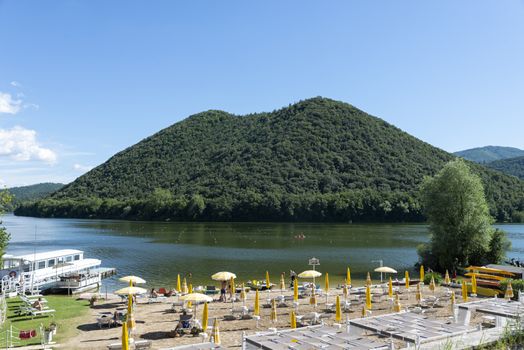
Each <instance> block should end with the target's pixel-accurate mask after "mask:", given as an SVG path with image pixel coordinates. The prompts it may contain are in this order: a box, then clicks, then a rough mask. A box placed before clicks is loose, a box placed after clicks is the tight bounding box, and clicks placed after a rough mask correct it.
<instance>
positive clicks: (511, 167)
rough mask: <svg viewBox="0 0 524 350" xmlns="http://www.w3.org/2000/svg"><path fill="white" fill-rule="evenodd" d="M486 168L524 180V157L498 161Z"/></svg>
mask: <svg viewBox="0 0 524 350" xmlns="http://www.w3.org/2000/svg"><path fill="white" fill-rule="evenodd" d="M486 166H488V167H490V168H492V169H495V170H498V171H502V172H503V173H506V174H510V175H513V176H517V177H520V178H521V179H524V157H516V158H510V159H502V160H496V161H494V162H490V163H488V164H486Z"/></svg>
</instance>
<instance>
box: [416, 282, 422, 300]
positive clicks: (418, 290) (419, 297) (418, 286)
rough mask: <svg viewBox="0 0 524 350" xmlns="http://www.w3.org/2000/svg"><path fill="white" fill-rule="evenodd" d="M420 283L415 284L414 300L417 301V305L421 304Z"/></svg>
mask: <svg viewBox="0 0 524 350" xmlns="http://www.w3.org/2000/svg"><path fill="white" fill-rule="evenodd" d="M421 284H422V283H420V282H419V283H417V294H416V298H417V301H418V303H419V304H420V303H421V302H422V288H421V287H420V285H421Z"/></svg>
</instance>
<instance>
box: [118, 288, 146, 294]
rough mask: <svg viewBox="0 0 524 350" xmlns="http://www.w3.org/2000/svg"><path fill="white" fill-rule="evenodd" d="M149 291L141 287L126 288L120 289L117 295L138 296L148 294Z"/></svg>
mask: <svg viewBox="0 0 524 350" xmlns="http://www.w3.org/2000/svg"><path fill="white" fill-rule="evenodd" d="M146 293H147V290H145V289H144V288H140V287H125V288H122V289H119V290H117V291H116V292H115V294H116V295H129V294H131V295H138V294H146Z"/></svg>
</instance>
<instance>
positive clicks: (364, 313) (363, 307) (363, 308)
mask: <svg viewBox="0 0 524 350" xmlns="http://www.w3.org/2000/svg"><path fill="white" fill-rule="evenodd" d="M362 317H366V305H364V306H362Z"/></svg>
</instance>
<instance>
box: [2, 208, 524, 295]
mask: <svg viewBox="0 0 524 350" xmlns="http://www.w3.org/2000/svg"><path fill="white" fill-rule="evenodd" d="M2 219H3V222H4V226H6V227H7V229H8V231H9V232H10V233H11V236H12V239H11V243H10V245H9V249H8V252H9V253H11V254H23V253H33V252H34V251H35V250H36V251H37V252H40V251H48V250H55V249H65V248H75V249H80V250H83V251H85V255H86V257H92V258H98V259H101V260H102V262H103V266H106V267H115V268H117V270H118V274H119V275H120V276H123V275H128V274H134V275H138V276H141V277H143V278H144V279H146V280H147V281H148V285H150V286H155V287H161V286H166V287H174V285H175V281H176V275H177V273H180V274H181V275H182V276H184V275H188V274H189V273H191V274H192V280H193V283H194V284H206V283H207V284H209V283H210V278H209V276H210V275H211V274H212V273H214V272H217V271H222V270H226V271H233V272H235V273H236V274H237V276H238V277H239V279H240V280H241V281H244V280H248V279H263V278H264V275H265V271H266V270H269V272H270V274H271V276H272V277H271V280H272V282H273V283H277V282H278V279H279V275H280V273H281V272H284V271H285V272H286V273H287V274H288V273H289V270H290V269H293V270H294V271H296V272H300V271H303V270H306V269H309V268H310V267H309V266H308V265H307V264H308V259H309V258H311V257H316V258H318V259H320V266H318V268H317V269H318V270H320V271H327V272H329V275H330V281H331V282H332V284H334V283H337V282H340V281H342V279H343V276H344V274H345V269H346V266H348V265H349V266H350V267H351V271H352V278H353V279H355V280H363V279H364V278H365V275H366V273H367V271H372V270H373V269H374V268H375V267H377V266H378V263H376V262H372V260H378V259H382V260H383V261H384V265H387V266H391V267H393V268H395V269H397V270H398V271H399V272H400V271H404V270H405V269H413V265H414V263H415V262H416V261H417V252H416V247H417V245H419V244H420V243H422V242H425V241H427V240H428V233H427V226H426V225H421V224H310V223H173V222H170V223H165V222H130V221H114V220H77V219H38V218H28V217H16V216H13V215H5V216H4V217H3V218H2ZM497 227H499V228H501V229H503V230H505V231H506V232H507V233H508V237H509V238H510V240H511V241H512V245H513V246H512V249H511V251H509V252H508V256H509V257H516V258H517V257H520V258H521V259H522V258H523V257H524V225H509V224H508V225H497ZM35 233H36V240H35ZM300 234H303V235H304V236H305V239H296V238H295V236H297V235H300ZM373 278H378V275H377V274H375V275H374V276H373ZM104 285H105V286H107V288H108V290H113V289H115V288H119V287H122V286H123V285H122V283H119V282H118V281H117V278H116V277H113V278H111V279H108V280H105V281H104Z"/></svg>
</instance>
